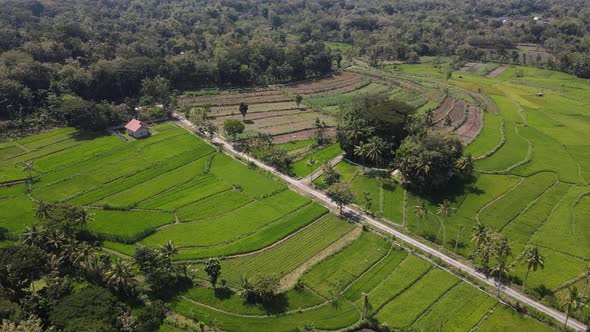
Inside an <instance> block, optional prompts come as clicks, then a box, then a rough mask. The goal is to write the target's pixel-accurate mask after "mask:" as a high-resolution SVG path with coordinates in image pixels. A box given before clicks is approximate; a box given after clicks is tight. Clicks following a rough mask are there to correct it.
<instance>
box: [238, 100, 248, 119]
mask: <svg viewBox="0 0 590 332" xmlns="http://www.w3.org/2000/svg"><path fill="white" fill-rule="evenodd" d="M239 109H240V114H242V121H243V122H246V113H248V104H246V103H243V102H242V103H240V107H239Z"/></svg>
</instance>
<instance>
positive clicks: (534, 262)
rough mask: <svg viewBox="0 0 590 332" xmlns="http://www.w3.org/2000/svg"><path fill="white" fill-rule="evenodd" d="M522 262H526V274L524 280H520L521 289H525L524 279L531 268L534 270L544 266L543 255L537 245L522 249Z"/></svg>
mask: <svg viewBox="0 0 590 332" xmlns="http://www.w3.org/2000/svg"><path fill="white" fill-rule="evenodd" d="M523 263H524V264H526V266H527V269H526V274H525V275H524V281H523V282H522V289H523V290H525V289H526V281H527V279H528V278H529V273H530V272H531V270H533V272H536V271H537V269H538V268H541V269H544V268H545V257H543V254H541V252H540V251H539V248H537V247H527V248H526V249H525V251H524V261H523Z"/></svg>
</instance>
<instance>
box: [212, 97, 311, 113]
mask: <svg viewBox="0 0 590 332" xmlns="http://www.w3.org/2000/svg"><path fill="white" fill-rule="evenodd" d="M298 108H300V107H298V106H297V103H295V102H294V101H286V102H278V103H265V104H251V105H248V114H253V113H260V112H270V111H281V110H293V109H298ZM232 114H240V106H239V105H231V106H213V107H211V108H210V109H209V113H207V115H208V116H214V117H218V116H225V115H232Z"/></svg>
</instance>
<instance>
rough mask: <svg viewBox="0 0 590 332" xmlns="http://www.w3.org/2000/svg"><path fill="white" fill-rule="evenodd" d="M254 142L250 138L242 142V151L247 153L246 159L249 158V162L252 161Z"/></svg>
mask: <svg viewBox="0 0 590 332" xmlns="http://www.w3.org/2000/svg"><path fill="white" fill-rule="evenodd" d="M252 148H253V146H252V142H250V140H247V141H245V142H244V143H242V152H244V154H245V155H246V160H248V162H250V152H252Z"/></svg>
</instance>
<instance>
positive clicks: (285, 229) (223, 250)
mask: <svg viewBox="0 0 590 332" xmlns="http://www.w3.org/2000/svg"><path fill="white" fill-rule="evenodd" d="M327 213H328V210H327V209H326V208H324V207H322V206H320V205H318V204H315V203H312V204H308V205H306V206H304V207H302V208H301V209H298V210H296V211H295V212H293V213H291V214H289V215H287V216H285V217H284V218H281V219H279V220H277V221H276V222H273V223H271V224H269V225H268V226H265V227H263V228H262V229H261V230H259V231H258V232H256V233H254V234H251V235H247V236H244V237H241V238H239V239H237V240H235V241H232V242H229V243H227V244H224V245H221V246H213V247H203V248H188V249H180V252H179V254H178V255H176V256H175V257H174V259H176V260H186V259H200V258H206V257H221V256H228V255H235V254H243V253H247V252H253V251H256V250H262V249H263V248H266V247H268V246H270V245H273V244H274V243H276V242H277V241H279V240H281V239H284V238H285V237H286V236H289V235H292V234H293V233H294V232H296V231H298V230H301V229H302V228H303V227H305V226H307V225H309V224H311V223H312V222H315V221H316V220H318V219H319V218H320V217H322V216H324V215H325V214H327Z"/></svg>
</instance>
